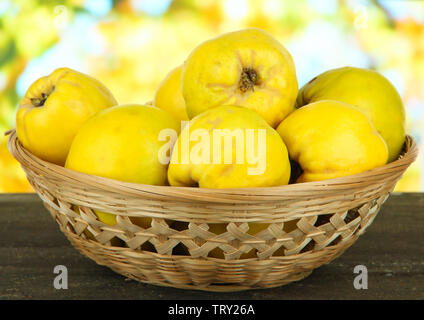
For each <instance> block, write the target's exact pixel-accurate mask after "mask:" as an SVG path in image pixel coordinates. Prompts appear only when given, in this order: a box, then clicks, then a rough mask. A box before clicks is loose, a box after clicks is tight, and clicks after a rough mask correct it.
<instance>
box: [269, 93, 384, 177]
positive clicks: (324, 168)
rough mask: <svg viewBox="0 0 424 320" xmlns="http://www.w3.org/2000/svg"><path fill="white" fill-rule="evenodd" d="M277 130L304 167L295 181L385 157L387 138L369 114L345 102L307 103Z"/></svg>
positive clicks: (345, 171)
mask: <svg viewBox="0 0 424 320" xmlns="http://www.w3.org/2000/svg"><path fill="white" fill-rule="evenodd" d="M277 131H278V133H279V134H280V135H281V137H282V138H283V140H284V142H285V143H286V145H287V148H288V150H289V155H290V158H291V159H292V160H294V161H296V162H297V163H298V164H299V165H300V168H301V170H302V171H303V172H302V173H301V175H300V177H299V178H298V179H297V182H308V181H320V180H326V179H332V178H337V177H342V176H347V175H352V174H356V173H360V172H363V171H367V170H370V169H372V168H375V167H378V166H382V165H384V164H385V163H387V160H388V149H387V145H386V142H385V141H384V139H383V138H382V137H381V135H380V134H379V133H378V132H377V130H376V129H375V127H374V126H373V124H372V122H371V120H370V119H369V118H368V116H367V115H366V114H365V113H364V112H362V111H361V110H360V109H358V108H356V107H354V106H352V105H349V104H347V103H344V102H340V101H334V100H322V101H318V102H314V103H311V104H308V105H306V106H304V107H302V108H300V109H297V110H296V111H294V112H293V113H292V114H290V115H289V116H288V117H287V118H286V119H285V120H284V121H283V122H282V123H281V124H280V125H279V126H278V128H277Z"/></svg>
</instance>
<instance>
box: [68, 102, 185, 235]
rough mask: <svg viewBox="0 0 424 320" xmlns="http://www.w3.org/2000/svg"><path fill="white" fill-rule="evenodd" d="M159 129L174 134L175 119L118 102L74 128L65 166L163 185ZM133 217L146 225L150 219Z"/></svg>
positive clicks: (103, 216)
mask: <svg viewBox="0 0 424 320" xmlns="http://www.w3.org/2000/svg"><path fill="white" fill-rule="evenodd" d="M162 130H172V131H174V132H175V133H176V134H177V133H178V132H179V130H180V127H179V123H178V121H177V120H175V119H174V118H173V117H172V116H171V115H170V114H168V113H167V112H165V111H163V110H161V109H159V108H156V107H152V106H144V105H120V106H115V107H112V108H109V109H106V110H103V111H101V112H99V113H98V114H96V115H95V116H94V117H92V118H91V119H90V120H88V121H87V122H86V123H85V124H84V125H83V126H82V127H81V129H80V130H79V131H78V133H77V135H76V136H75V139H74V141H73V143H72V145H71V148H70V150H69V154H68V157H67V159H66V164H65V167H66V168H68V169H72V170H75V171H78V172H82V173H87V174H92V175H97V176H101V177H105V178H110V179H115V180H120V181H126V182H133V183H142V184H150V185H167V184H168V183H167V168H168V163H167V161H166V158H165V157H166V153H165V152H162V150H163V147H164V146H166V143H165V144H164V142H163V141H162V140H161V139H160V134H161V132H162ZM168 143H169V142H168ZM170 147H172V146H170ZM95 213H96V214H97V216H98V217H99V220H100V221H102V222H104V223H105V224H108V225H114V224H115V223H116V216H115V215H114V214H111V213H105V212H101V211H96V212H95ZM134 221H136V222H137V224H139V225H140V226H142V227H144V228H147V227H149V226H150V222H151V219H150V218H139V219H134Z"/></svg>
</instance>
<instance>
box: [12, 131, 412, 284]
mask: <svg viewBox="0 0 424 320" xmlns="http://www.w3.org/2000/svg"><path fill="white" fill-rule="evenodd" d="M9 150H10V152H11V153H12V154H13V156H14V157H15V158H16V159H17V160H18V161H19V162H20V163H21V165H22V167H23V169H24V170H25V172H26V174H27V177H28V180H29V182H30V183H31V185H32V186H33V187H34V189H35V190H36V192H37V193H38V195H39V196H40V198H41V199H42V201H43V203H44V205H45V207H46V208H47V209H48V210H49V211H50V213H51V215H52V216H53V218H54V219H55V221H56V222H57V223H58V224H59V226H60V230H61V231H62V232H63V233H64V234H65V235H66V237H67V238H68V239H69V240H70V242H71V243H72V245H73V246H74V247H75V248H77V249H78V250H79V251H80V252H81V253H82V254H84V255H86V256H88V257H89V258H91V259H93V260H94V261H96V262H97V263H98V264H100V265H104V266H107V267H109V268H111V269H112V270H114V271H115V272H117V273H120V274H122V275H124V276H125V277H128V278H131V279H135V280H138V281H141V282H145V283H150V284H154V285H162V286H170V287H176V288H186V289H198V290H205V291H239V290H246V289H257V288H270V287H277V286H281V285H284V284H287V283H289V282H292V281H296V280H300V279H303V278H305V277H306V276H308V275H309V274H310V273H311V272H312V270H313V269H315V268H318V267H320V266H321V265H323V264H326V263H329V262H330V261H332V260H334V259H335V258H336V257H338V256H339V255H341V254H342V253H343V252H344V251H345V250H346V249H347V248H349V247H350V246H351V245H352V244H353V243H354V242H355V241H356V239H357V238H358V237H359V236H360V235H361V234H362V233H363V232H364V231H365V230H366V228H367V227H368V226H369V225H370V224H371V223H372V221H373V220H374V218H375V216H376V214H377V213H378V211H379V209H380V207H381V205H382V204H383V203H384V201H385V200H386V199H387V197H388V196H389V194H390V193H391V192H392V191H393V189H394V187H395V185H396V182H397V181H398V180H399V179H400V178H401V176H402V175H403V173H404V172H405V170H406V169H407V168H408V167H409V165H410V164H411V163H412V162H413V161H414V160H415V159H416V157H417V154H418V149H417V146H416V144H415V142H414V140H413V139H412V137H410V136H408V137H407V139H406V142H405V147H404V150H403V152H402V155H401V156H400V157H399V159H398V160H396V161H394V162H392V163H389V164H387V165H385V166H382V167H379V168H375V169H373V170H370V171H367V172H364V173H361V174H356V175H352V176H348V177H343V178H337V179H332V180H326V181H320V182H310V183H299V184H291V185H287V186H281V187H268V188H248V189H213V190H211V189H201V188H182V187H164V186H151V185H141V184H133V183H126V182H121V181H115V180H110V179H106V178H101V177H97V176H92V175H86V174H82V173H78V172H75V171H71V170H68V169H65V168H63V167H60V166H57V165H54V164H51V163H48V162H45V161H42V160H40V159H39V158H37V157H35V156H34V155H32V154H31V153H30V152H28V151H27V150H25V149H24V148H23V147H22V145H21V144H20V143H19V141H18V139H17V136H16V132H15V131H12V132H10V137H9ZM93 210H101V211H104V212H108V213H114V214H116V215H117V222H118V223H117V224H116V225H115V226H108V225H105V224H103V223H102V222H100V221H99V220H98V219H97V216H96V215H95V214H94V212H93ZM130 217H150V218H152V224H151V227H150V228H148V229H143V228H141V227H139V226H138V225H136V224H134V223H132V220H131V219H130ZM171 220H172V221H180V222H185V225H186V226H187V227H186V228H181V227H179V228H173V224H171V223H170V221H171ZM295 220H296V221H297V220H298V221H297V224H296V225H295V228H294V230H292V231H290V232H285V231H284V224H285V223H286V224H287V223H289V221H295ZM248 222H257V223H268V224H269V227H268V228H267V229H265V230H263V231H261V232H260V233H257V234H255V235H251V234H249V233H248V229H249V226H248ZM211 223H226V224H227V232H225V233H222V234H219V235H216V234H214V233H212V232H210V231H208V229H209V226H210V224H211ZM180 225H181V223H180ZM118 239H119V240H118ZM117 242H120V243H119V245H117V244H116V243H117ZM217 247H219V248H220V249H221V250H223V252H225V258H222V259H219V258H212V257H209V256H208V254H209V252H210V251H212V250H214V249H215V248H217ZM146 248H148V249H146ZM184 249H185V250H184ZM251 249H255V251H256V254H255V257H252V258H247V259H242V258H241V257H242V254H243V253H246V252H248V251H250V250H251ZM276 253H279V255H278V256H277V255H276Z"/></svg>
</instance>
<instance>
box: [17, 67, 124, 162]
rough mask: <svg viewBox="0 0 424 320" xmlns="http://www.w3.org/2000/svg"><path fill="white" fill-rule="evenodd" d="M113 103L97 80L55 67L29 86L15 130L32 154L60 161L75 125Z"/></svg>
mask: <svg viewBox="0 0 424 320" xmlns="http://www.w3.org/2000/svg"><path fill="white" fill-rule="evenodd" d="M116 104H117V101H116V100H115V98H114V97H113V95H112V94H111V92H110V91H109V90H108V89H107V88H106V87H105V86H104V85H103V84H102V83H100V82H99V81H98V80H96V79H94V78H92V77H90V76H88V75H85V74H83V73H80V72H77V71H74V70H71V69H69V68H59V69H56V70H55V71H54V72H52V73H51V74H50V75H48V76H45V77H42V78H39V79H38V80H36V81H35V82H34V83H33V84H32V85H31V86H30V87H29V89H28V90H27V92H26V94H25V97H24V98H23V99H22V100H21V102H20V105H19V109H18V111H17V113H16V132H17V135H18V138H19V141H20V142H21V143H22V145H23V146H24V147H25V148H26V149H28V150H29V151H31V152H32V153H33V154H34V155H36V156H38V157H39V158H41V159H43V160H46V161H49V162H52V163H55V164H58V165H64V163H65V160H66V156H67V155H68V152H69V148H70V146H71V143H72V140H73V139H74V137H75V135H76V133H77V131H78V130H79V128H80V127H81V126H82V125H83V124H84V123H85V122H86V121H87V120H88V119H89V118H91V117H92V116H93V115H95V114H96V113H97V112H99V111H100V110H103V109H105V108H108V107H112V106H114V105H116Z"/></svg>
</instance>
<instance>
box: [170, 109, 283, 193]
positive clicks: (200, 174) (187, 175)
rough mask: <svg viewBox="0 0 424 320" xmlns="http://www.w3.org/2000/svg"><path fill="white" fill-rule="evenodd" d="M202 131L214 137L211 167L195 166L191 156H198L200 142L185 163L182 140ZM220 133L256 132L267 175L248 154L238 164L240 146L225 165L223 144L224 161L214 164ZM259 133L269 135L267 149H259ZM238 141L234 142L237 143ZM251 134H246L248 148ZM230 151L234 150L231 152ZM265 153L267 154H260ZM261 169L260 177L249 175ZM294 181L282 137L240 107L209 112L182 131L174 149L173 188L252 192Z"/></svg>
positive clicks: (255, 137)
mask: <svg viewBox="0 0 424 320" xmlns="http://www.w3.org/2000/svg"><path fill="white" fill-rule="evenodd" d="M198 129H205V130H207V131H208V132H209V136H210V140H209V141H210V157H209V160H210V161H209V163H204V162H201V161H199V162H200V163H194V161H193V158H192V157H190V154H194V151H193V148H196V146H198V145H199V144H200V140H197V141H193V140H191V141H190V142H189V149H188V152H189V153H190V154H189V155H187V156H186V159H187V160H188V161H186V163H184V158H183V157H184V155H183V154H184V153H187V152H184V149H185V148H184V145H185V143H182V137H184V136H190V135H192V134H193V132H195V131H196V130H198ZM216 129H221V130H225V129H229V130H230V132H234V131H233V130H241V131H242V132H243V133H244V132H245V129H254V130H255V131H254V132H255V136H254V142H255V145H254V148H255V153H258V154H257V156H258V158H260V159H263V162H262V163H263V164H264V166H263V168H264V170H263V172H262V173H260V170H259V166H260V164H259V161H258V162H257V163H258V165H256V164H253V163H251V164H249V163H248V162H253V161H249V160H247V159H246V154H247V153H248V151H246V150H244V153H243V154H244V159H243V162H244V163H236V159H235V155H236V153H237V151H236V145H237V144H236V143H234V141H233V144H232V149H231V152H232V156H233V158H232V161H231V163H227V164H226V163H224V153H225V151H224V148H225V143H224V141H223V140H222V141H223V142H222V144H221V161H220V163H213V158H212V157H213V154H214V153H216V151H214V150H213V144H214V143H213V132H214V130H216ZM258 129H262V130H264V131H265V133H266V144H265V145H264V147H263V148H258V145H257V142H258V132H259V130H258ZM233 140H234V139H233ZM246 140H247V134H244V140H243V142H244V143H243V144H244V147H245V148H246V146H247V145H248V143H247V142H246ZM262 149H264V150H262ZM227 150H230V149H227ZM260 152H263V153H260ZM252 167H256V168H258V173H260V174H249V168H252ZM289 179H290V161H289V158H288V153H287V148H286V146H285V145H284V142H283V140H282V139H281V137H280V136H279V135H278V133H277V132H276V131H275V130H274V129H273V128H271V127H270V126H269V125H268V124H267V123H266V122H265V120H263V119H262V118H261V117H260V116H259V115H258V114H256V113H255V112H253V111H252V110H249V109H247V108H244V107H238V106H220V107H215V108H212V109H209V110H207V111H205V112H203V113H202V114H200V115H198V116H196V117H195V118H193V119H191V120H190V122H189V123H188V125H187V126H185V127H184V129H182V131H181V134H180V136H179V137H178V139H177V142H176V143H175V145H174V148H173V152H172V156H171V162H170V164H169V169H168V180H169V183H170V184H171V185H172V186H196V185H198V186H199V187H200V188H248V187H267V186H279V185H285V184H287V183H288V181H289Z"/></svg>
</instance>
